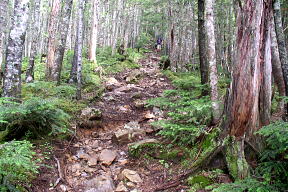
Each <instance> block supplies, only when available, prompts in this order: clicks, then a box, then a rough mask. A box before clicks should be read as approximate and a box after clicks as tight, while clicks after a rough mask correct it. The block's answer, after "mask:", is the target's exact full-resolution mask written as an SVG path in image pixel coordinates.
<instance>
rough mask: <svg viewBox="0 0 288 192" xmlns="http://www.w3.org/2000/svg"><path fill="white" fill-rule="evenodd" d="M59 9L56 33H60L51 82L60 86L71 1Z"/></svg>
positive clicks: (67, 0)
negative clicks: (53, 81)
mask: <svg viewBox="0 0 288 192" xmlns="http://www.w3.org/2000/svg"><path fill="white" fill-rule="evenodd" d="M63 4H64V5H62V9H61V19H60V23H59V25H58V32H60V40H59V41H58V45H57V47H56V51H55V58H54V59H55V60H54V65H55V67H53V68H52V76H53V80H56V81H57V82H58V84H60V79H61V70H62V63H63V58H64V52H65V47H66V41H67V34H68V28H69V23H70V16H71V11H72V5H73V0H66V1H65V2H63Z"/></svg>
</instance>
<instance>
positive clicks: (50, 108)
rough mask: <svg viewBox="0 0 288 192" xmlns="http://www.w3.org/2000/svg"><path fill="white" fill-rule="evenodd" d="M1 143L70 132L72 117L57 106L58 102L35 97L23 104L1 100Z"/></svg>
mask: <svg viewBox="0 0 288 192" xmlns="http://www.w3.org/2000/svg"><path fill="white" fill-rule="evenodd" d="M1 101H2V104H0V108H1V111H0V142H1V141H4V140H6V141H7V140H8V141H9V140H12V139H21V138H23V137H24V138H27V139H36V138H41V137H45V136H47V135H53V136H55V135H59V134H66V133H68V132H69V129H68V125H69V119H70V116H69V115H68V114H67V113H65V112H64V111H63V110H61V109H59V108H58V106H57V102H58V101H57V100H56V101H54V100H49V99H42V98H39V97H33V98H30V99H27V100H25V101H23V102H22V103H19V102H13V101H10V100H6V99H1Z"/></svg>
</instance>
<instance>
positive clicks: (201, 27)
mask: <svg viewBox="0 0 288 192" xmlns="http://www.w3.org/2000/svg"><path fill="white" fill-rule="evenodd" d="M204 13H205V2H204V0H198V39H199V40H198V42H199V62H200V73H201V84H202V85H205V84H208V81H209V74H208V71H209V70H208V69H209V66H208V63H207V58H206V35H205V34H206V33H205V19H204V15H205V14H204ZM208 94H209V92H208V90H207V89H203V90H202V95H203V96H205V95H208Z"/></svg>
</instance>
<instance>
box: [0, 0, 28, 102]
mask: <svg viewBox="0 0 288 192" xmlns="http://www.w3.org/2000/svg"><path fill="white" fill-rule="evenodd" d="M28 12H29V0H15V6H14V16H13V24H12V27H11V31H10V35H9V41H8V46H7V50H6V65H5V73H4V85H3V96H4V97H20V96H21V63H22V54H23V46H24V43H25V33H26V28H27V21H28Z"/></svg>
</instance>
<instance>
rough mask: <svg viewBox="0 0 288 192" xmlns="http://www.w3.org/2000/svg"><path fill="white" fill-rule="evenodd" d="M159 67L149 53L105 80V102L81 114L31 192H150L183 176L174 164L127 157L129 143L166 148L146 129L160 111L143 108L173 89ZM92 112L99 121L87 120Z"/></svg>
mask: <svg viewBox="0 0 288 192" xmlns="http://www.w3.org/2000/svg"><path fill="white" fill-rule="evenodd" d="M158 63H159V56H157V55H156V54H155V53H147V54H146V57H145V58H143V59H141V60H140V61H139V64H140V68H139V69H129V70H126V71H124V72H120V73H117V74H115V75H113V76H111V77H110V78H107V80H106V82H105V88H106V91H105V93H104V94H103V97H102V98H101V100H99V101H95V102H93V103H92V104H91V105H90V106H89V107H88V108H86V109H85V110H83V111H82V114H81V115H80V116H79V122H78V123H77V124H78V125H80V126H76V125H75V130H76V131H75V135H74V136H73V137H72V138H70V139H68V140H67V141H61V142H59V141H58V142H54V146H53V150H52V149H51V151H50V152H51V154H52V155H50V157H51V158H50V159H48V160H47V162H46V163H48V164H49V165H50V166H51V167H50V166H49V167H47V166H46V167H44V168H41V170H40V175H39V177H38V178H37V179H36V180H35V181H34V182H33V184H32V185H33V191H71V192H81V191H85V192H102V191H103V192H104V191H105V192H106V191H107V192H108V191H134V192H136V191H142V192H152V191H154V190H155V189H156V188H159V186H161V184H163V183H164V182H167V181H169V180H170V179H171V180H173V177H174V176H177V175H179V174H181V172H182V171H181V168H180V165H179V163H177V160H176V161H174V163H173V162H172V164H171V163H170V164H169V165H168V164H167V163H165V162H164V161H161V160H159V159H157V158H154V159H153V158H152V159H151V158H150V159H147V158H146V159H145V158H137V155H136V156H135V154H132V155H131V151H130V155H129V150H128V148H129V147H128V146H129V145H131V143H134V145H133V144H132V145H133V146H135V142H140V144H141V145H143V144H144V145H145V144H157V143H158V142H162V143H163V142H164V141H161V138H157V137H158V136H155V135H156V133H157V130H155V128H153V127H152V126H151V125H150V122H152V121H155V120H159V119H162V118H163V111H161V110H160V109H158V108H155V107H154V108H145V107H144V104H145V100H147V99H149V98H154V97H158V96H161V94H162V92H163V91H164V90H167V89H171V88H173V86H172V85H171V82H170V81H169V80H168V79H167V77H165V76H164V75H163V74H162V73H161V71H160V70H159V69H158ZM91 111H93V112H94V113H95V111H101V115H100V114H98V116H97V115H96V116H95V114H94V116H93V115H92V116H91V114H90V113H91ZM76 127H77V128H76ZM138 144H139V143H137V144H136V145H138ZM167 144H169V143H167ZM132 145H131V146H132ZM136 153H137V152H136ZM180 155H181V154H180ZM133 156H134V157H133ZM58 165H60V166H58ZM55 184H56V185H57V186H56V187H55ZM49 188H50V189H49ZM185 189H188V187H187V186H185V185H181V184H180V185H177V186H175V187H174V188H170V189H168V190H166V191H186V190H185ZM163 191H164V190H163Z"/></svg>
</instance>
